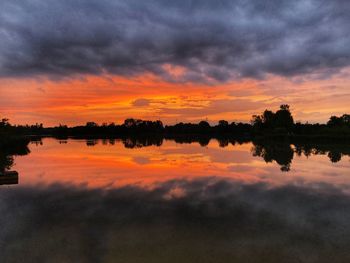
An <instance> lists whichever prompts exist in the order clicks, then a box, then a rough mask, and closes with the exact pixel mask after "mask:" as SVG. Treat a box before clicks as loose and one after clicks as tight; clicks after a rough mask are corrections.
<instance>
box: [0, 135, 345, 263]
mask: <svg viewBox="0 0 350 263" xmlns="http://www.w3.org/2000/svg"><path fill="white" fill-rule="evenodd" d="M145 145H148V143H137V142H136V143H135V142H130V141H124V142H122V141H118V140H117V141H115V140H97V141H96V140H68V141H57V140H54V139H44V140H43V141H41V142H36V143H32V144H30V146H29V148H30V153H29V154H28V155H25V156H17V157H15V159H14V164H13V166H12V168H11V169H12V170H16V171H18V172H19V181H18V184H13V185H7V184H4V185H1V186H0V226H1V227H0V262H6V263H7V262H35V263H36V262H350V162H349V160H350V158H349V155H348V152H347V150H348V148H347V147H346V146H344V145H338V146H334V145H319V146H317V145H316V146H315V145H313V146H310V145H308V146H305V145H302V146H300V145H289V144H288V145H286V144H271V143H270V144H261V145H257V144H255V145H254V144H252V143H246V144H237V143H236V144H234V145H233V144H231V143H229V144H227V143H222V142H220V143H219V142H217V141H215V140H212V141H210V143H209V144H208V145H205V146H204V147H203V146H201V145H200V144H198V143H192V144H178V143H175V142H174V141H163V143H162V145H160V146H159V144H158V145H150V146H147V147H145ZM223 146H225V147H223Z"/></svg>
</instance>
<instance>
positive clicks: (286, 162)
mask: <svg viewBox="0 0 350 263" xmlns="http://www.w3.org/2000/svg"><path fill="white" fill-rule="evenodd" d="M251 152H252V154H253V156H259V157H262V158H263V159H264V161H265V162H266V163H270V162H273V161H275V162H276V163H278V164H279V165H280V166H281V171H283V172H288V171H290V168H291V163H292V160H293V157H294V150H293V149H292V147H291V145H290V144H288V143H264V144H254V146H253V148H252V150H251Z"/></svg>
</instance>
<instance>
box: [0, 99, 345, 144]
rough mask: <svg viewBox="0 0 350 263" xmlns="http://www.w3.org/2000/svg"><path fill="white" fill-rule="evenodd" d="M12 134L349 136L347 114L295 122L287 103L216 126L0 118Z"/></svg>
mask: <svg viewBox="0 0 350 263" xmlns="http://www.w3.org/2000/svg"><path fill="white" fill-rule="evenodd" d="M13 134H18V135H38V136H57V137H65V136H76V137H79V136H97V137H99V136H106V137H108V136H110V137H113V136H114V137H123V136H150V135H152V136H168V137H176V136H209V137H232V136H235V137H246V138H247V137H248V138H250V137H259V136H262V137H278V136H282V137H285V136H289V137H293V136H294V137H300V138H302V137H308V136H313V137H317V136H318V137H320V138H326V137H337V138H339V137H350V115H349V114H344V115H342V116H331V117H330V118H329V121H328V122H327V123H325V124H319V123H316V124H310V123H308V122H307V123H300V122H295V120H294V117H293V115H292V113H291V111H290V106H289V105H287V104H283V105H281V106H280V108H279V109H278V110H277V111H276V112H274V111H271V110H265V111H264V112H263V113H262V114H260V115H253V116H252V119H251V122H250V123H242V122H240V123H236V122H231V123H229V122H228V121H226V120H220V121H219V122H218V123H217V125H210V124H209V122H207V121H204V120H203V121H200V122H198V123H184V122H180V123H177V124H175V125H164V124H163V123H162V122H161V121H160V120H156V121H150V120H140V119H134V118H129V119H126V120H125V121H124V123H122V124H119V125H118V124H115V123H103V124H101V125H99V124H97V123H96V122H93V121H90V122H87V123H86V124H85V125H80V126H75V127H68V126H67V125H61V124H60V125H59V126H56V127H44V126H43V125H42V124H38V123H37V124H34V125H11V124H10V123H9V120H8V119H2V120H1V121H0V135H2V137H4V136H6V135H7V136H9V135H13Z"/></svg>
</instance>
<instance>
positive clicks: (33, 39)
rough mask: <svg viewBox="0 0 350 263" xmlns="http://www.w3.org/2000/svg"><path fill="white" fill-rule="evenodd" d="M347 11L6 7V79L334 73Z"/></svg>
mask: <svg viewBox="0 0 350 263" xmlns="http://www.w3.org/2000/svg"><path fill="white" fill-rule="evenodd" d="M349 13H350V3H349V2H348V1H346V0H335V1H328V0H309V1H306V0H304V1H301V0H296V1H289V0H288V1H287V0H284V1H281V0H269V1H258V0H255V1H253V0H250V1H249V0H248V1H239V0H236V1H226V0H221V1H209V0H203V1H196V0H192V1H191V0H180V1H170V0H169V1H167V0H164V1H160V0H153V1H152V0H151V1H141V0H131V1H118V0H116V1H112V0H102V1H92V0H77V1H69V0H62V1H54V0H37V1H29V0H28V1H25V0H2V1H1V3H0V39H1V42H0V74H1V75H2V76H21V75H24V76H27V75H28V76H39V75H57V76H67V75H72V74H79V73H91V74H101V73H112V74H117V75H124V76H130V75H137V74H140V73H145V72H151V73H155V74H157V75H160V76H161V77H163V78H164V79H166V80H170V81H194V82H198V81H208V80H216V81H227V80H230V79H234V78H240V77H253V78H259V77H262V76H264V75H265V74H266V73H272V74H277V75H282V76H295V75H298V74H304V73H314V72H315V71H318V72H322V74H323V75H324V74H331V73H334V72H336V71H337V70H339V69H341V68H343V67H345V66H348V65H349V63H350V59H349V58H350V27H349V24H350V16H349ZM164 64H171V65H175V66H181V67H184V68H185V69H186V71H185V74H183V75H181V76H180V77H179V76H177V77H176V76H173V75H172V74H169V72H168V71H167V70H165V68H164Z"/></svg>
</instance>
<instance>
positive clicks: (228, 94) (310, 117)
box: [0, 68, 350, 126]
mask: <svg viewBox="0 0 350 263" xmlns="http://www.w3.org/2000/svg"><path fill="white" fill-rule="evenodd" d="M349 71H350V70H349V69H344V70H343V71H342V72H340V73H339V74H336V75H334V76H333V77H331V78H327V79H313V78H312V76H305V77H298V78H293V79H286V78H283V77H276V76H272V75H270V76H267V77H266V78H265V79H262V80H252V79H243V80H239V81H231V82H229V83H224V84H222V83H211V84H198V83H197V84H194V83H169V82H166V81H164V80H161V79H159V78H157V77H155V76H153V75H142V76H139V77H133V78H129V79H128V78H125V77H117V76H113V75H103V76H88V75H85V76H79V77H74V78H66V79H64V78H63V79H47V78H21V79H14V78H13V79H11V78H3V79H0V94H1V96H0V115H1V117H2V116H4V117H7V118H9V119H10V121H11V123H15V124H26V123H29V124H31V123H36V122H38V123H44V125H46V126H50V125H58V124H60V123H61V124H67V125H76V124H85V123H86V122H87V121H96V122H98V123H103V122H115V123H120V122H122V121H123V120H124V119H126V118H128V117H134V118H142V119H152V120H154V119H161V120H162V121H163V122H164V123H170V124H171V123H175V122H176V121H191V122H196V121H199V120H205V119H208V120H209V121H210V122H212V123H215V122H217V121H218V120H220V119H226V120H228V121H249V120H250V118H251V115H252V114H256V113H260V112H261V111H263V110H264V109H266V108H268V109H273V110H276V109H277V108H278V106H279V105H280V104H282V103H283V104H284V103H288V104H290V105H291V109H292V111H293V115H294V116H295V119H296V120H300V121H310V122H326V121H327V119H328V118H329V116H330V115H340V114H343V113H346V112H347V113H349V112H350V106H349V102H348V101H349V100H350V91H349V84H350V81H349V78H348V76H349V74H348V73H349ZM169 72H170V73H171V74H174V75H176V74H181V70H178V69H174V68H169Z"/></svg>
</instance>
